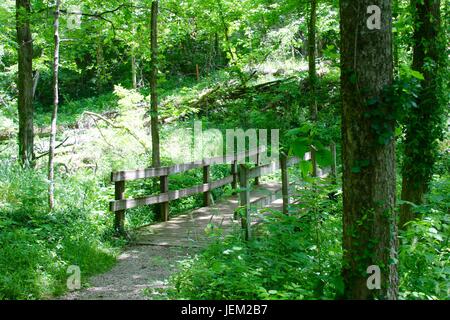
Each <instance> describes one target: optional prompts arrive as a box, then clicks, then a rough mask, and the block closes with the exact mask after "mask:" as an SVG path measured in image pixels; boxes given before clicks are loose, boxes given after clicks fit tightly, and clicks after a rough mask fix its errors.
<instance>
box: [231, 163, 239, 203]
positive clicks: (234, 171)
mask: <svg viewBox="0 0 450 320" xmlns="http://www.w3.org/2000/svg"><path fill="white" fill-rule="evenodd" d="M237 171H238V170H237V161H236V160H234V161H233V162H232V163H231V174H232V175H233V182H231V188H232V189H233V190H236V189H237V181H238V172H237ZM235 194H236V192H234V191H233V195H235Z"/></svg>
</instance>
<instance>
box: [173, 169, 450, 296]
mask: <svg viewBox="0 0 450 320" xmlns="http://www.w3.org/2000/svg"><path fill="white" fill-rule="evenodd" d="M449 188H450V184H449V179H448V176H446V177H442V178H441V179H439V180H437V181H436V182H435V183H434V185H433V189H432V192H431V193H430V195H429V196H428V204H427V205H425V206H422V207H421V209H422V215H423V216H422V219H420V220H416V221H414V222H411V223H410V225H409V228H408V229H407V231H405V232H403V233H401V235H400V239H401V246H400V252H399V271H400V298H402V299H449V298H450V292H449V289H450V288H449V283H450V267H449V266H450V249H449V247H450V246H449V240H450V216H449V214H448V212H449V203H450V199H449V195H450V189H449ZM329 193H330V189H329V188H328V187H326V186H325V187H324V186H322V187H320V186H318V185H316V186H315V187H308V188H307V189H303V190H302V196H301V202H300V204H299V205H297V206H295V207H294V210H293V211H292V212H291V215H289V216H285V215H282V214H281V213H278V212H271V214H270V215H267V216H266V217H265V219H264V223H263V224H262V225H260V226H259V227H258V229H257V237H256V238H255V239H253V240H252V241H250V242H248V243H245V242H244V241H243V240H242V238H241V237H240V236H239V234H234V235H231V236H229V237H227V238H226V240H225V241H215V242H213V243H212V244H211V245H209V246H208V247H207V248H206V249H205V250H203V251H202V252H201V253H199V254H198V255H197V256H195V257H194V258H191V259H187V260H185V261H183V262H182V263H181V269H180V271H179V272H178V273H176V274H175V275H174V276H173V277H172V278H171V285H172V287H171V289H170V290H169V296H170V297H171V298H178V299H180V298H181V299H334V298H339V296H340V294H341V293H342V289H343V283H342V280H341V277H340V269H341V266H340V263H341V262H340V261H341V255H342V252H341V237H342V236H341V232H342V231H341V230H342V229H341V228H342V226H341V219H342V207H341V203H340V202H334V201H333V200H330V198H329Z"/></svg>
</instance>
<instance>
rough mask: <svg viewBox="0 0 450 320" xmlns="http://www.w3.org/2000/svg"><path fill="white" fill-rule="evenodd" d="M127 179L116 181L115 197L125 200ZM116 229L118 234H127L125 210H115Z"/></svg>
mask: <svg viewBox="0 0 450 320" xmlns="http://www.w3.org/2000/svg"><path fill="white" fill-rule="evenodd" d="M124 194H125V181H116V182H115V183H114V199H116V200H123V199H124V198H125V196H124ZM114 215H115V217H114V231H115V232H116V234H118V235H124V234H125V210H120V211H116V212H114Z"/></svg>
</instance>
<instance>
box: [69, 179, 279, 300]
mask: <svg viewBox="0 0 450 320" xmlns="http://www.w3.org/2000/svg"><path fill="white" fill-rule="evenodd" d="M280 189H281V184H278V183H270V184H262V185H260V186H258V187H255V188H254V189H253V190H252V192H251V203H252V207H253V208H255V209H256V210H254V213H255V214H254V218H253V221H254V223H257V222H258V220H260V218H258V216H259V214H260V212H259V209H261V208H268V209H274V210H281V209H282V201H281V200H280V199H279V198H280V196H281V195H280V192H279V191H280ZM238 205H239V198H238V196H237V195H234V196H231V197H226V198H223V199H221V200H219V201H217V202H216V203H215V204H213V205H212V206H210V207H204V208H199V209H196V210H193V211H191V212H189V213H187V214H183V215H180V216H177V217H175V218H173V219H171V220H170V221H168V222H163V223H158V224H154V225H151V226H147V227H143V228H141V229H139V231H138V232H136V235H135V238H134V239H133V241H132V242H131V244H130V245H129V246H128V247H127V248H126V249H125V250H124V252H123V253H122V254H121V255H120V256H119V257H118V261H117V264H116V265H115V266H114V267H113V268H112V269H111V270H110V271H109V272H107V273H104V274H100V275H97V276H95V277H92V278H91V279H89V282H88V283H89V287H88V288H84V289H82V290H79V291H74V292H70V293H68V294H67V295H65V296H63V297H62V299H65V300H146V299H150V300H152V299H166V295H165V289H166V288H167V282H168V279H169V277H170V275H172V274H173V273H174V272H175V271H176V266H177V262H178V261H181V260H183V259H185V258H188V257H189V256H192V255H194V254H195V253H196V252H198V250H199V249H200V248H202V247H204V246H205V245H206V244H207V243H208V241H211V239H213V238H212V237H211V236H209V235H208V234H211V232H213V233H215V232H214V231H216V230H217V231H220V232H219V233H215V235H214V237H217V236H218V237H223V236H224V235H226V234H228V233H230V232H232V231H233V230H239V229H240V220H233V215H234V212H235V209H236V208H237V207H238ZM259 217H260V216H259Z"/></svg>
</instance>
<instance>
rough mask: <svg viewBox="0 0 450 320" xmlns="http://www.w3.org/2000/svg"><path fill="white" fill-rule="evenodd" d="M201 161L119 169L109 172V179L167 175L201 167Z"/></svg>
mask: <svg viewBox="0 0 450 320" xmlns="http://www.w3.org/2000/svg"><path fill="white" fill-rule="evenodd" d="M202 166H203V164H202V163H195V162H191V163H183V164H177V165H174V166H171V167H160V168H147V169H140V170H130V171H119V172H113V173H112V174H111V181H112V182H116V181H130V180H138V179H147V178H155V177H161V176H168V175H171V174H176V173H182V172H185V171H189V170H192V169H196V168H201V167H202Z"/></svg>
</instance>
